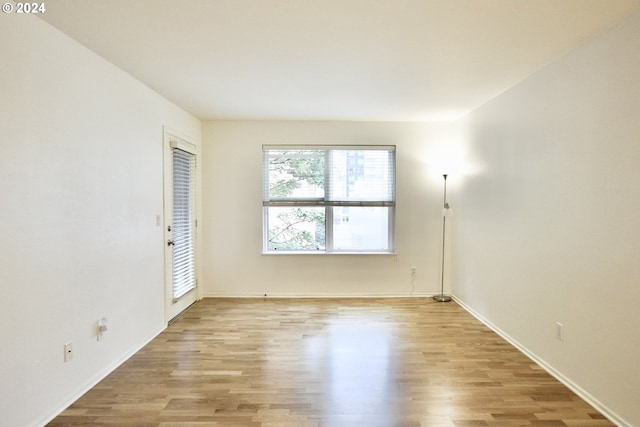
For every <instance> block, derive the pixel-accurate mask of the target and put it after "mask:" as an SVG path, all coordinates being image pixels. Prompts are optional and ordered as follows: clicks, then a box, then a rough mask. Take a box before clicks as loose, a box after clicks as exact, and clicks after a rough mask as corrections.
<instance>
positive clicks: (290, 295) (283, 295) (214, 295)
mask: <svg viewBox="0 0 640 427" xmlns="http://www.w3.org/2000/svg"><path fill="white" fill-rule="evenodd" d="M433 295H435V294H433V293H429V294H418V293H414V294H386V293H385V294H362V293H358V294H296V293H274V294H224V293H207V294H205V295H203V298H267V299H268V298H292V299H293V298H301V299H302V298H431V297H432V296H433Z"/></svg>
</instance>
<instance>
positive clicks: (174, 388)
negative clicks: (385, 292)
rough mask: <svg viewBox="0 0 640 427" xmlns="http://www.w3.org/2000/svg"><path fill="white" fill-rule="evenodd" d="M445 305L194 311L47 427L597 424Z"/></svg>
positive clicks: (216, 305)
mask: <svg viewBox="0 0 640 427" xmlns="http://www.w3.org/2000/svg"><path fill="white" fill-rule="evenodd" d="M611 425H613V424H611V423H610V422H609V421H608V420H606V419H605V418H604V417H603V416H602V415H601V414H599V413H598V412H597V411H596V410H594V409H593V408H592V407H591V406H589V405H588V404H586V403H585V402H584V401H583V400H581V399H580V398H579V397H577V396H576V395H575V394H574V393H572V392H571V391H570V390H569V389H567V388H566V387H565V386H563V385H562V384H560V383H559V382H558V381H557V380H555V379H554V378H553V377H551V376H550V375H549V374H547V373H546V372H545V371H544V370H542V369H541V368H540V367H538V366H537V365H536V364H534V363H533V362H532V361H531V360H530V359H528V358H527V357H526V356H524V355H523V354H521V353H520V352H519V351H518V350H516V349H515V348H513V347H512V346H511V345H509V344H508V343H507V342H505V341H504V340H503V339H502V338H500V337H499V336H498V335H496V334H495V333H494V332H492V331H491V330H489V329H487V328H486V327H485V326H484V325H482V324H481V323H480V322H478V321H477V320H476V319H475V318H473V317H472V316H471V315H469V314H468V313H467V312H466V311H464V310H463V309H462V308H461V307H460V306H458V305H457V304H456V303H455V302H450V303H436V302H433V301H432V300H431V299H427V298H389V299H382V298H381V299H204V300H202V301H201V302H200V303H198V304H196V305H195V306H193V307H192V308H191V309H190V310H189V311H188V312H187V313H186V314H184V315H183V316H182V318H180V319H179V320H178V321H176V322H175V323H173V324H171V325H170V326H169V327H168V328H167V329H166V330H165V331H164V332H163V333H162V334H160V335H159V336H158V337H157V338H155V339H154V340H153V341H152V342H151V343H149V344H148V345H147V346H146V347H144V348H143V349H142V350H140V351H139V352H138V353H137V354H135V355H134V356H133V357H132V358H131V359H129V360H128V361H127V362H125V363H124V364H123V365H122V366H121V367H120V368H118V369H117V370H116V371H114V372H113V373H112V374H111V375H109V376H108V377H107V378H105V379H104V380H103V381H102V382H100V383H99V384H98V385H97V386H96V387H94V388H93V389H92V390H90V391H89V392H88V393H86V394H85V395H84V396H83V397H81V398H80V399H79V400H78V401H77V402H75V403H74V404H73V405H71V406H70V407H69V408H68V409H67V410H66V411H64V412H63V413H62V414H60V415H59V416H58V417H57V418H56V419H55V420H53V421H52V422H51V423H50V424H49V426H50V427H55V426H65V427H71V426H127V427H131V426H137V427H147V426H148V427H151V426H154V427H155V426H158V427H196V426H198V427H202V426H225V427H236V426H237V427H240V426H242V427H254V426H255V427H311V426H313V427H315V426H318V427H405V426H406V427H413V426H508V427H515V426H548V427H552V426H580V427H588V426H611Z"/></svg>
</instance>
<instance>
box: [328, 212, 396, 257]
mask: <svg viewBox="0 0 640 427" xmlns="http://www.w3.org/2000/svg"><path fill="white" fill-rule="evenodd" d="M390 209H391V208H386V207H338V206H336V207H334V208H333V248H334V250H336V251H388V250H390V248H389V214H390Z"/></svg>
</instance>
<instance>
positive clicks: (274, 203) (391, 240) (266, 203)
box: [262, 145, 396, 255]
mask: <svg viewBox="0 0 640 427" xmlns="http://www.w3.org/2000/svg"><path fill="white" fill-rule="evenodd" d="M262 150H263V161H262V167H263V180H264V182H263V201H262V206H263V208H262V211H263V214H262V218H263V227H262V231H263V233H262V253H263V254H265V255H283V254H317V255H323V254H383V255H389V254H391V255H393V254H395V253H396V252H395V250H396V249H395V216H396V215H395V208H396V191H395V188H396V146H395V145H263V146H262ZM273 150H277V151H279V150H285V151H288V150H313V151H326V155H327V156H328V153H329V151H330V150H342V151H349V150H358V151H361V150H378V151H389V152H391V153H392V155H393V174H392V182H391V183H390V185H391V188H392V200H390V201H349V202H340V201H329V200H326V199H304V200H299V199H287V200H281V199H271V200H270V199H269V194H268V173H269V171H268V161H267V160H268V159H267V152H268V151H273ZM328 163H329V162H325V185H328V184H326V183H328V182H329V176H328V174H329V173H330V172H329V167H328V166H327V165H328ZM325 190H326V189H325ZM278 206H283V207H287V206H288V207H293V206H300V207H324V208H325V249H324V250H313V251H310V250H270V249H269V216H268V215H269V209H268V208H269V207H278ZM339 206H354V207H368V206H370V207H386V208H388V228H387V230H388V233H387V234H388V245H387V250H368V249H364V250H336V249H334V247H333V208H334V207H339Z"/></svg>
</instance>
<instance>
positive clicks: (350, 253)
mask: <svg viewBox="0 0 640 427" xmlns="http://www.w3.org/2000/svg"><path fill="white" fill-rule="evenodd" d="M262 255H390V256H396V255H398V253H397V252H364V251H363V252H346V251H345V252H322V251H269V252H262Z"/></svg>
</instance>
